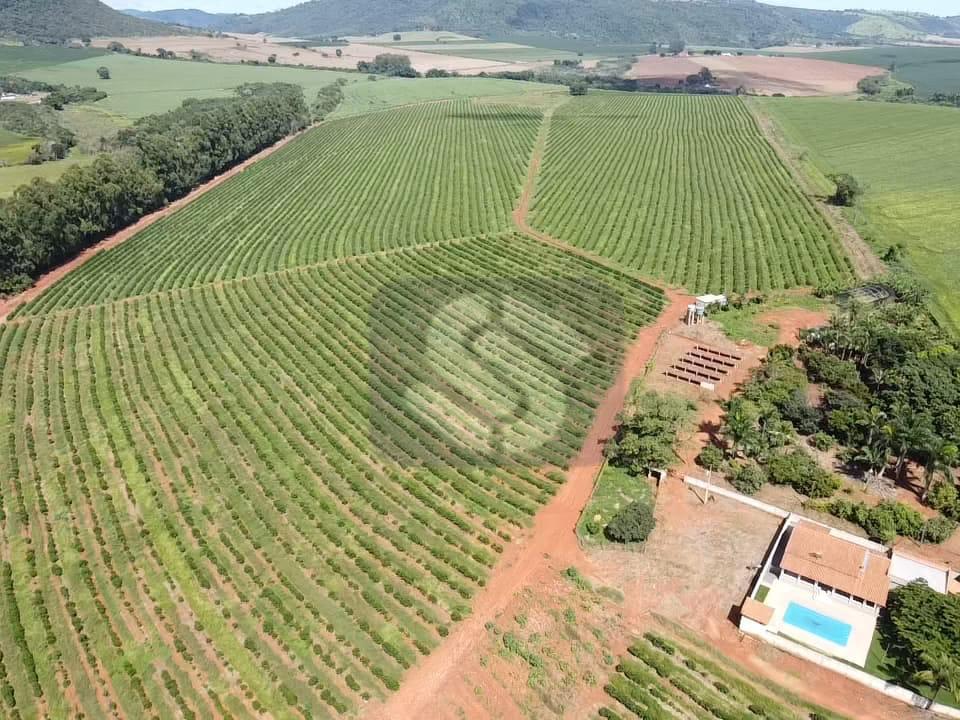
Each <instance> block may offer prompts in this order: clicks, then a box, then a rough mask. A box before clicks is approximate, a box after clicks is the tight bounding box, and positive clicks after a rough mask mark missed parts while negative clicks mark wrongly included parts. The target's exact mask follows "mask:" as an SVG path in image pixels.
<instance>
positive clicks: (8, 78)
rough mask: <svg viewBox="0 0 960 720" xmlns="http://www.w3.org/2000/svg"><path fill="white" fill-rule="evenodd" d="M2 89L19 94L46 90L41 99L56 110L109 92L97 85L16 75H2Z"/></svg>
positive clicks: (100, 97)
mask: <svg viewBox="0 0 960 720" xmlns="http://www.w3.org/2000/svg"><path fill="white" fill-rule="evenodd" d="M0 90H2V91H3V92H6V93H16V94H17V95H28V94H30V93H38V92H44V93H47V95H46V96H45V97H44V98H43V99H42V100H41V101H40V102H41V103H42V104H43V105H46V106H47V107H52V108H53V109H54V110H63V106H64V105H69V104H71V103H93V102H97V101H98V100H103V99H104V98H105V97H107V93H105V92H104V91H103V90H98V89H97V88H95V87H81V86H80V85H62V84H57V85H51V84H50V83H45V82H42V81H40V80H27V79H25V78H22V77H16V76H15V75H5V76H3V77H0Z"/></svg>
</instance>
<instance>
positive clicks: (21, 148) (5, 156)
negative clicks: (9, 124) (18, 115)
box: [0, 128, 40, 165]
mask: <svg viewBox="0 0 960 720" xmlns="http://www.w3.org/2000/svg"><path fill="white" fill-rule="evenodd" d="M38 142H40V138H34V137H24V136H23V135H18V134H17V133H15V132H10V131H9V130H4V129H3V128H0V165H19V164H20V163H22V162H25V161H26V159H27V157H28V156H29V155H30V152H31V150H32V149H33V146H34V145H36V144H37V143H38Z"/></svg>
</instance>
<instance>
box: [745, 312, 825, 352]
mask: <svg viewBox="0 0 960 720" xmlns="http://www.w3.org/2000/svg"><path fill="white" fill-rule="evenodd" d="M757 320H758V321H759V322H761V323H767V324H769V325H775V326H776V327H777V344H779V345H791V346H793V347H796V346H797V345H799V343H800V332H801V331H802V330H809V329H811V328H815V327H820V326H821V325H825V324H826V323H827V322H829V320H830V313H829V312H827V311H826V310H805V309H803V308H791V307H787V308H778V309H776V310H770V311H768V312H765V313H761V314H760V315H758V316H757Z"/></svg>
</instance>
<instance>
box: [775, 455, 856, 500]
mask: <svg viewBox="0 0 960 720" xmlns="http://www.w3.org/2000/svg"><path fill="white" fill-rule="evenodd" d="M767 475H768V477H769V480H770V482H772V483H773V484H774V485H790V486H791V487H792V488H793V489H794V490H796V491H797V492H798V493H800V494H802V495H806V496H807V497H811V498H827V497H830V496H831V495H833V493H835V492H836V491H837V490H839V489H840V486H841V485H842V483H841V482H840V478H838V477H837V476H836V475H833V474H832V473H829V472H827V471H826V470H824V469H823V468H821V467H820V466H819V465H817V462H816V461H815V460H814V459H813V458H812V457H810V456H809V455H807V453H805V452H803V451H802V450H793V451H792V452H789V453H785V454H783V455H774V456H773V457H772V458H770V461H769V462H768V463H767Z"/></svg>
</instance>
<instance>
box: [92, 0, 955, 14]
mask: <svg viewBox="0 0 960 720" xmlns="http://www.w3.org/2000/svg"><path fill="white" fill-rule="evenodd" d="M298 1H301V0H106V3H107V5H110V6H111V7H115V8H134V9H137V10H169V9H173V8H184V7H187V8H197V9H198V10H206V11H207V12H239V13H257V12H266V11H267V10H277V9H279V8H283V7H289V6H290V5H296V4H297V2H298ZM762 1H763V2H767V3H769V4H770V5H788V6H791V7H806V8H817V9H819V10H845V9H846V8H850V7H855V8H856V7H867V8H870V9H873V10H914V11H919V12H927V13H931V14H933V15H960V0H762Z"/></svg>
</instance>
